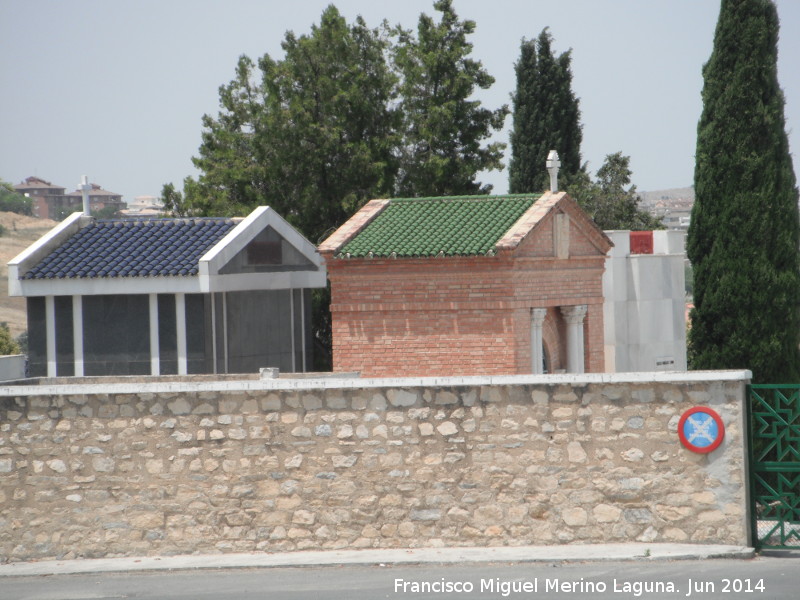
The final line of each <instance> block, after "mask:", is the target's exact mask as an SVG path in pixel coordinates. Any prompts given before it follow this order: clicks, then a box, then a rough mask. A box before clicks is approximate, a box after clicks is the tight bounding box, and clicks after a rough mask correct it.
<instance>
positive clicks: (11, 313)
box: [0, 212, 56, 338]
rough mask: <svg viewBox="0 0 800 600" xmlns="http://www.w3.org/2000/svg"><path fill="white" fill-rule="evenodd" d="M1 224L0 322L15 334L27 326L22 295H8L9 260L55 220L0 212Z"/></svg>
mask: <svg viewBox="0 0 800 600" xmlns="http://www.w3.org/2000/svg"><path fill="white" fill-rule="evenodd" d="M0 225H2V226H3V228H4V229H5V231H4V232H3V235H2V236H0V322H6V323H8V327H9V329H10V330H11V335H12V336H14V337H15V338H16V337H17V336H19V334H20V333H22V332H23V331H25V330H26V329H27V328H28V318H27V313H26V312H25V299H24V298H9V296H8V266H7V265H8V261H10V260H11V259H12V258H14V257H15V256H16V255H17V254H19V253H20V252H22V251H23V250H25V248H27V247H28V246H30V245H31V244H32V243H33V242H35V241H36V240H38V239H39V238H40V237H42V236H43V235H44V234H45V233H47V232H48V231H50V230H51V229H52V228H53V227H54V226H55V225H56V222H55V221H50V220H49V219H36V218H34V217H25V216H23V215H18V214H16V213H10V212H0Z"/></svg>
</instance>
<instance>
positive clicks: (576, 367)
mask: <svg viewBox="0 0 800 600" xmlns="http://www.w3.org/2000/svg"><path fill="white" fill-rule="evenodd" d="M588 308H589V307H588V306H587V305H586V304H580V305H578V306H562V307H561V314H562V315H563V316H564V320H565V321H566V322H567V372H568V373H583V372H584V365H583V319H584V318H585V317H586V311H587V309H588Z"/></svg>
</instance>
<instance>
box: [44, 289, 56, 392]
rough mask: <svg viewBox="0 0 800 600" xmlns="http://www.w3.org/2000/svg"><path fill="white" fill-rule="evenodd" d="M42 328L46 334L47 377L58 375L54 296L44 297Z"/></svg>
mask: <svg viewBox="0 0 800 600" xmlns="http://www.w3.org/2000/svg"><path fill="white" fill-rule="evenodd" d="M44 327H45V331H46V333H47V345H46V349H47V376H48V377H56V375H57V374H58V369H57V364H58V359H57V357H56V301H55V297H54V296H45V297H44Z"/></svg>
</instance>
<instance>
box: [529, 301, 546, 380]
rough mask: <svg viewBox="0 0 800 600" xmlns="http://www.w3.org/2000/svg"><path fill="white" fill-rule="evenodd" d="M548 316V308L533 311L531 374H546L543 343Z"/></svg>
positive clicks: (533, 309)
mask: <svg viewBox="0 0 800 600" xmlns="http://www.w3.org/2000/svg"><path fill="white" fill-rule="evenodd" d="M546 316H547V309H546V308H532V309H531V373H533V374H534V375H541V374H542V373H544V369H543V368H542V366H543V364H544V346H543V342H542V325H543V324H544V318H545V317H546Z"/></svg>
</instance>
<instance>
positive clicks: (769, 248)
mask: <svg viewBox="0 0 800 600" xmlns="http://www.w3.org/2000/svg"><path fill="white" fill-rule="evenodd" d="M778 27H779V24H778V16H777V11H776V9H775V6H774V4H773V3H772V2H770V1H768V0H723V1H722V5H721V10H720V16H719V21H718V23H717V28H716V32H715V36H714V48H713V51H712V54H711V57H710V59H709V61H708V62H707V63H706V65H705V66H704V67H703V78H704V86H703V94H702V97H703V113H702V115H701V117H700V122H699V124H698V128H697V151H696V157H697V163H696V166H695V177H694V183H695V192H696V200H695V204H694V208H693V209H692V220H691V225H690V227H689V236H688V244H687V250H688V256H689V259H690V260H691V261H692V264H693V267H694V304H695V309H694V310H693V312H692V329H691V333H690V340H689V341H690V344H691V348H692V354H691V357H690V358H691V363H690V366H691V367H692V368H694V369H722V368H747V369H750V370H752V371H753V376H754V381H757V382H769V383H795V382H798V381H800V348H799V344H800V253H799V252H798V246H799V245H800V216H799V215H798V206H797V200H798V191H797V187H796V179H795V174H794V169H793V167H792V160H791V155H790V152H789V143H788V138H787V136H786V131H785V119H784V114H783V105H784V97H783V92H782V91H781V89H780V86H779V84H778V78H777V39H778Z"/></svg>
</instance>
